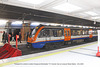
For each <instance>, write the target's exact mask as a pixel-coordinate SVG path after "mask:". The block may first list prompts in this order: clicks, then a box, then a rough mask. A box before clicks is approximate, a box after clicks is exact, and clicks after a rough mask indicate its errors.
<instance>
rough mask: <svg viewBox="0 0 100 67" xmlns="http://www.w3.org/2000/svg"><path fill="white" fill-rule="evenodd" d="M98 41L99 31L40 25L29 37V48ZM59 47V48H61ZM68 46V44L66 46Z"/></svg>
mask: <svg viewBox="0 0 100 67" xmlns="http://www.w3.org/2000/svg"><path fill="white" fill-rule="evenodd" d="M90 40H97V30H96V29H87V28H68V27H54V26H43V25H39V26H37V27H35V28H34V29H33V31H32V32H31V33H30V35H29V36H28V40H27V47H31V48H43V47H48V48H49V47H51V46H54V45H56V46H57V45H58V44H59V45H63V44H66V43H68V42H71V43H73V42H75V41H76V42H80V41H90ZM59 45H58V46H59ZM66 45H67V44H66Z"/></svg>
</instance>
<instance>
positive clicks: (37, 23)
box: [31, 22, 41, 26]
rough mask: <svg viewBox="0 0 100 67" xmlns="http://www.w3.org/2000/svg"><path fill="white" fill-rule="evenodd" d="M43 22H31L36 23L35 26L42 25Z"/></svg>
mask: <svg viewBox="0 0 100 67" xmlns="http://www.w3.org/2000/svg"><path fill="white" fill-rule="evenodd" d="M40 24H41V23H39V22H33V23H31V25H34V26H38V25H40Z"/></svg>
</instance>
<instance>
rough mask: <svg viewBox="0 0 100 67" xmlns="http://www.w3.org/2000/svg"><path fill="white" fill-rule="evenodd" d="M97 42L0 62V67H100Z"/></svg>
mask: <svg viewBox="0 0 100 67" xmlns="http://www.w3.org/2000/svg"><path fill="white" fill-rule="evenodd" d="M96 53H97V42H91V43H87V44H82V45H78V46H73V47H67V48H62V49H57V50H52V51H46V52H42V53H35V54H30V55H25V56H20V57H16V58H9V59H3V60H0V67H100V57H96Z"/></svg>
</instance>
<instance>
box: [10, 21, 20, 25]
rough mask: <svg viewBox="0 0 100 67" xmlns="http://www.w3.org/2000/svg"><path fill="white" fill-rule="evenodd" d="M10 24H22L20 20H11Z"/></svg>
mask: <svg viewBox="0 0 100 67" xmlns="http://www.w3.org/2000/svg"><path fill="white" fill-rule="evenodd" d="M11 24H12V25H20V24H22V21H15V22H12V23H11Z"/></svg>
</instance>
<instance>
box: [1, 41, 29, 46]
mask: <svg viewBox="0 0 100 67" xmlns="http://www.w3.org/2000/svg"><path fill="white" fill-rule="evenodd" d="M26 43H27V42H26V41H21V43H20V42H18V45H23V44H26ZM10 44H11V45H16V41H10ZM0 46H4V43H2V42H0Z"/></svg>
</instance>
